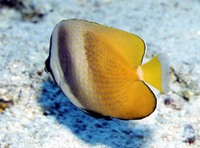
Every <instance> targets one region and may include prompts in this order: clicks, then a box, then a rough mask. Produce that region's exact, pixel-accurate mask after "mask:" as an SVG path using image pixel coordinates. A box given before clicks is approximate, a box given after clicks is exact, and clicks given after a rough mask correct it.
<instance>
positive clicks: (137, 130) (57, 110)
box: [38, 81, 151, 148]
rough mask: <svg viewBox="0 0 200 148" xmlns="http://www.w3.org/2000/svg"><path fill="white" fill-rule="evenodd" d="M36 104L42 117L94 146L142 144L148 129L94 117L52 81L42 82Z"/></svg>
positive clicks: (125, 122) (148, 135)
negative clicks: (51, 120)
mask: <svg viewBox="0 0 200 148" xmlns="http://www.w3.org/2000/svg"><path fill="white" fill-rule="evenodd" d="M42 87H43V88H42V93H41V95H40V96H39V99H38V103H39V104H40V105H41V106H42V108H43V110H44V113H43V114H44V115H45V116H53V117H54V118H55V119H56V120H57V122H58V123H59V124H63V125H65V126H66V128H69V129H70V130H71V131H72V132H73V133H74V134H75V135H76V136H77V137H79V138H80V139H82V140H83V141H84V142H86V143H88V144H90V145H91V146H95V145H97V144H103V145H106V146H108V147H114V148H115V147H132V148H133V147H134V148H135V147H144V146H147V145H148V144H147V143H145V142H146V141H148V138H149V137H150V136H151V135H150V133H151V131H150V130H149V129H148V127H138V126H137V125H135V124H134V123H133V122H130V121H123V120H118V119H112V120H110V121H107V120H105V119H96V118H93V117H91V116H89V115H87V114H85V113H84V112H82V111H81V110H79V109H78V108H77V107H75V106H74V105H73V104H72V103H71V102H70V101H69V100H68V99H67V98H66V97H65V96H64V94H63V93H62V91H61V90H60V89H59V88H58V87H57V86H56V85H55V84H54V82H52V81H45V82H44V83H43V86H42Z"/></svg>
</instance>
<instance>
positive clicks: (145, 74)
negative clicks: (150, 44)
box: [138, 53, 169, 93]
mask: <svg viewBox="0 0 200 148" xmlns="http://www.w3.org/2000/svg"><path fill="white" fill-rule="evenodd" d="M140 68H141V69H140ZM138 73H139V75H140V79H141V80H143V81H145V82H147V83H148V84H150V85H152V86H153V87H155V88H156V89H158V90H159V91H161V92H164V93H166V92H168V91H169V84H168V83H169V78H168V77H169V59H168V56H167V54H165V53H162V54H159V55H157V56H155V57H154V58H153V59H151V60H150V61H149V62H147V63H145V64H144V65H142V66H141V67H139V68H138Z"/></svg>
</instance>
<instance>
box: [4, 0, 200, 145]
mask: <svg viewBox="0 0 200 148" xmlns="http://www.w3.org/2000/svg"><path fill="white" fill-rule="evenodd" d="M70 18H77V19H86V20H89V21H94V22H98V23H100V24H104V25H108V26H112V27H115V28H119V29H122V30H126V31H129V32H132V33H135V34H137V35H139V36H140V37H142V38H143V39H144V40H145V41H146V44H147V47H148V49H147V52H146V59H145V61H146V60H148V59H149V58H150V57H152V56H154V55H156V54H157V53H161V52H166V53H167V54H168V55H169V59H170V64H171V65H170V92H169V93H168V94H160V93H159V92H158V91H156V90H155V93H156V94H157V96H158V100H157V101H158V103H157V108H156V110H155V112H154V113H153V114H151V115H150V116H149V117H147V118H144V119H142V120H133V121H122V120H118V119H113V120H111V121H107V120H104V119H95V118H93V117H90V116H88V115H86V114H84V113H83V112H82V111H81V110H79V109H77V108H76V107H75V106H74V105H72V104H71V103H70V102H69V100H68V99H67V98H66V97H65V96H64V95H63V93H62V92H61V90H60V89H59V88H58V87H57V86H56V85H55V83H54V82H53V81H52V80H51V79H50V78H49V75H48V74H47V73H46V72H45V71H44V62H45V60H46V58H47V56H48V50H49V40H50V35H51V32H52V30H53V27H54V26H55V25H56V24H57V23H58V22H60V21H61V20H66V19H70ZM199 22H200V1H199V0H184V1H179V0H168V1H162V0H157V1H155V0H150V1H145V0H124V1H120V0H102V1H98V0H81V1H78V0H57V1H54V0H41V1H36V0H33V1H31V0H24V1H22V0H13V1H12V2H9V1H7V0H0V98H1V99H4V100H13V102H14V105H13V106H11V107H9V108H7V109H6V110H5V111H4V112H2V113H1V114H0V148H8V147H9V148H27V147H29V148H30V147H36V148H39V147H41V148H51V147H52V148H55V147H58V148H65V147H66V148H68V147H70V148H71V147H73V148H74V147H77V148H79V147H97V148H98V147H99V148H100V147H101V148H103V147H106V148H107V147H112V148H116V147H118V148H119V147H130V148H135V147H142V148H143V147H147V148H148V147H152V148H165V147H170V148H173V147H174V148H179V147H180V148H184V147H200V90H199V89H200V80H199V77H200V64H199V63H200V58H199V55H200V27H199Z"/></svg>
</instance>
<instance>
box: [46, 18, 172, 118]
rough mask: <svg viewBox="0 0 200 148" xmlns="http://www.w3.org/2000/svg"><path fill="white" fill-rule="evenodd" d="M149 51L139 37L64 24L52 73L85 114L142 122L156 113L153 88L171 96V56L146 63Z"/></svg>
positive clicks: (53, 44) (82, 23) (53, 47)
mask: <svg viewBox="0 0 200 148" xmlns="http://www.w3.org/2000/svg"><path fill="white" fill-rule="evenodd" d="M145 50H146V45H145V42H144V41H143V40H142V39H141V38H140V37H139V36H137V35H135V34H131V33H128V32H126V31H123V30H119V29H115V28H111V27H108V26H104V25H100V24H97V23H94V22H89V21H86V20H77V19H70V20H64V21H61V22H60V23H58V24H57V25H56V26H55V28H54V30H53V32H52V35H51V39H50V51H49V56H48V58H47V60H46V63H45V64H46V70H47V71H49V72H50V73H51V75H52V76H53V79H54V80H55V82H56V83H57V85H58V86H59V87H60V88H61V90H62V91H63V92H64V94H65V95H66V96H67V97H68V98H69V100H70V101H71V102H72V103H73V104H74V105H75V106H77V107H78V108H80V109H82V110H83V111H84V112H86V113H88V114H90V115H94V116H96V115H98V116H100V117H112V118H119V119H124V120H132V119H141V118H144V117H147V116H149V115H150V114H151V113H152V112H153V111H154V110H155V108H156V96H155V94H154V93H153V91H152V90H151V89H150V87H149V85H151V86H153V87H155V88H156V89H158V90H159V91H160V92H163V93H166V92H168V91H169V86H168V73H169V62H168V61H169V60H168V56H167V54H166V53H161V54H159V55H157V56H155V57H154V58H152V59H151V60H150V61H149V62H147V63H145V64H142V60H143V57H144V54H145Z"/></svg>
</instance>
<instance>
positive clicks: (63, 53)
mask: <svg viewBox="0 0 200 148" xmlns="http://www.w3.org/2000/svg"><path fill="white" fill-rule="evenodd" d="M69 40H70V34H69V32H67V31H66V30H65V28H64V27H63V26H61V27H60V28H59V30H58V56H59V62H60V66H61V69H62V71H63V76H64V81H65V82H66V83H67V84H68V86H69V88H70V90H71V93H72V94H73V95H74V96H75V97H77V98H78V97H79V95H78V92H79V89H78V83H77V81H76V78H75V73H74V70H73V69H74V65H73V61H72V56H71V52H70V50H72V49H71V48H70V44H69Z"/></svg>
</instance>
